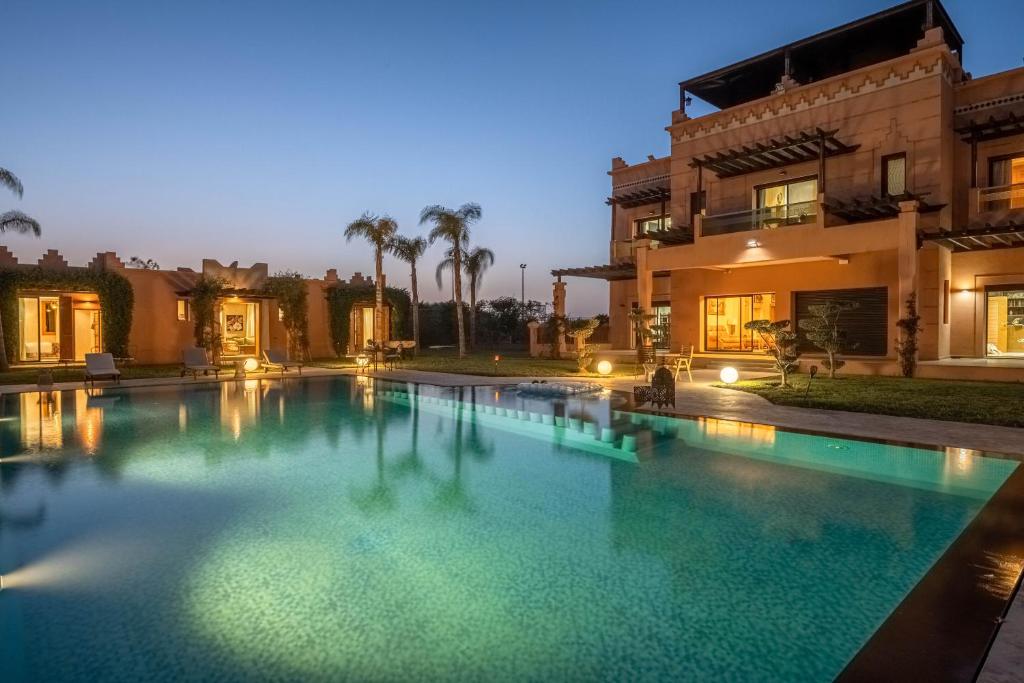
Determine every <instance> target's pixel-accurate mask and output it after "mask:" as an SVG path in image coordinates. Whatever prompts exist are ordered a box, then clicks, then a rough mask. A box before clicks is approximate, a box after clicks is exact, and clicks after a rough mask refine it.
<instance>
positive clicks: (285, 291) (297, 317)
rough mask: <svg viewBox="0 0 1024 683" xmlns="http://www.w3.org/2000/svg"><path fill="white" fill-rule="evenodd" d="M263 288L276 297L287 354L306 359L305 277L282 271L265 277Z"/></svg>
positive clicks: (307, 345) (306, 303)
mask: <svg viewBox="0 0 1024 683" xmlns="http://www.w3.org/2000/svg"><path fill="white" fill-rule="evenodd" d="M263 289H264V291H266V293H267V294H270V295H271V296H273V297H274V298H276V299H277V306H278V308H279V309H280V310H281V322H282V323H283V324H284V329H285V331H286V332H287V333H288V355H289V356H291V357H292V358H302V359H304V360H308V357H309V305H308V301H307V300H308V298H309V290H308V289H307V288H306V281H305V279H303V277H302V275H301V274H299V273H295V272H292V271H284V272H280V273H276V274H275V275H274V276H273V277H269V278H267V282H266V284H265V285H264V286H263Z"/></svg>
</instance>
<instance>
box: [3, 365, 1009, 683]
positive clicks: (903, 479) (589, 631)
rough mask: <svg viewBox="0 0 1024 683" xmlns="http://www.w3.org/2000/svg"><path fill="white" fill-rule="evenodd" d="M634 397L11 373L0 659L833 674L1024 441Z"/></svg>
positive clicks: (189, 665)
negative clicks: (670, 410) (753, 420)
mask: <svg viewBox="0 0 1024 683" xmlns="http://www.w3.org/2000/svg"><path fill="white" fill-rule="evenodd" d="M625 401H626V399H625V398H624V397H623V396H621V395H618V394H612V393H605V394H602V395H599V396H596V397H589V398H571V399H548V398H526V397H524V396H521V395H518V394H517V393H516V392H515V391H514V390H513V389H511V388H500V387H475V388H470V387H466V388H455V389H451V388H439V387H430V386H423V385H411V384H404V383H402V384H398V383H388V382H382V381H374V380H370V379H367V378H362V377H360V378H353V377H334V378H317V379H308V380H284V381H279V380H249V381H245V382H233V381H232V382H223V383H219V384H216V383H210V384H199V385H195V386H192V387H179V386H174V387H159V388H151V389H133V390H119V389H110V390H100V391H97V392H95V393H94V394H93V395H91V396H90V395H88V394H87V393H86V392H85V391H66V392H53V393H27V394H18V395H6V396H0V408H2V411H3V412H2V413H0V574H2V575H3V580H4V588H3V590H2V591H0V642H2V643H3V647H2V648H0V670H2V671H3V672H4V676H3V680H4V681H5V683H7V682H8V681H9V682H11V683H13V682H14V681H39V680H52V681H56V680H63V681H79V680H80V681H96V680H140V679H146V680H182V679H193V680H198V679H204V680H214V679H216V680H224V681H252V680H265V679H277V680H281V679H290V680H310V679H317V678H320V679H322V678H332V679H354V680H382V679H386V680H428V679H453V678H456V679H475V680H481V679H484V680H510V679H526V678H529V679H542V680H550V679H603V680H622V679H632V680H665V679H675V680H679V679H687V680H701V679H703V680H710V679H727V678H728V679H743V680H761V681H773V680H778V681H793V680H801V681H816V680H818V681H827V680H832V679H833V678H834V677H836V676H837V675H838V674H839V673H840V672H841V671H842V670H843V668H844V667H845V666H846V665H847V663H848V662H849V661H850V660H851V658H853V657H854V656H855V655H856V654H857V653H858V651H859V650H860V649H861V648H862V646H864V645H865V643H866V642H867V641H868V639H869V638H870V637H871V636H872V634H873V633H874V632H875V631H876V630H877V629H878V628H879V626H880V625H881V624H882V623H883V622H884V621H885V620H886V619H887V617H888V616H889V615H890V613H891V612H892V611H893V609H894V608H895V607H896V606H897V605H899V604H900V602H901V601H902V600H903V599H904V598H905V596H907V594H908V592H909V591H911V589H912V588H914V586H915V585H916V584H917V583H918V582H919V581H920V580H921V578H922V576H924V575H925V574H926V573H927V572H928V571H929V569H930V568H932V566H933V565H934V564H935V563H936V561H937V560H938V559H939V558H940V556H942V555H943V553H944V552H945V551H946V550H947V548H949V547H950V545H951V544H952V543H953V542H954V540H956V539H957V537H958V536H959V535H960V534H961V532H962V531H963V530H964V529H965V528H966V527H967V525H968V524H969V523H971V521H972V520H973V519H974V518H975V516H976V515H978V513H979V511H981V510H982V508H983V507H984V506H985V505H986V503H987V502H988V501H989V499H990V498H991V497H992V496H993V494H994V493H995V492H996V491H997V490H998V489H999V488H1000V486H1002V485H1003V483H1004V482H1005V481H1006V480H1007V478H1008V477H1009V476H1010V475H1011V474H1012V473H1013V471H1014V469H1015V468H1016V466H1017V462H1016V461H1013V460H1009V459H1001V458H995V457H987V456H982V455H981V454H978V453H974V452H970V451H960V450H956V449H947V450H946V451H933V450H923V449H916V448H911V447H907V446H898V445H886V444H880V443H874V442H867V441H853V440H845V439H839V438H831V437H823V436H815V435H807V434H799V433H793V432H787V431H782V430H777V429H774V428H772V427H768V426H763V425H750V424H743V423H736V422H728V421H719V420H711V419H702V420H690V419H677V418H668V417H659V416H653V415H642V414H638V413H635V412H630V411H629V410H628V405H627V404H626V403H625ZM1015 579H1016V575H1015V574H1014V575H1013V576H1012V577H1008V578H1007V581H1010V580H1014V581H1015Z"/></svg>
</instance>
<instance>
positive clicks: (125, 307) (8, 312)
mask: <svg viewBox="0 0 1024 683" xmlns="http://www.w3.org/2000/svg"><path fill="white" fill-rule="evenodd" d="M26 289H38V290H52V291H67V292H95V293H96V294H97V295H98V297H99V301H100V320H101V325H100V331H101V334H102V337H103V338H102V345H103V350H104V351H107V352H109V353H112V354H113V355H114V356H122V357H123V356H127V355H129V354H128V336H129V335H130V334H131V331H132V308H133V307H134V305H135V292H134V290H133V289H132V285H131V283H130V282H129V281H128V279H127V278H125V277H123V276H121V275H118V274H117V273H110V272H104V271H96V270H84V269H83V270H78V269H76V270H70V269H69V270H50V269H45V268H3V269H0V316H2V317H3V328H4V351H5V352H6V355H7V360H8V361H9V362H13V361H14V360H15V359H16V358H17V355H18V290H26Z"/></svg>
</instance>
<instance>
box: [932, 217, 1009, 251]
mask: <svg viewBox="0 0 1024 683" xmlns="http://www.w3.org/2000/svg"><path fill="white" fill-rule="evenodd" d="M917 239H918V243H924V242H936V243H938V244H942V245H943V246H945V247H948V248H949V249H950V250H951V251H954V252H964V251H982V250H991V249H1011V248H1020V247H1024V222H1017V221H1014V220H1007V221H1004V222H1002V223H997V224H994V225H993V224H991V223H986V224H984V225H981V226H976V227H970V228H963V229H961V230H945V231H943V230H940V231H936V232H920V233H918V236H917Z"/></svg>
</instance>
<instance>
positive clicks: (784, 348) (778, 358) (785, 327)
mask: <svg viewBox="0 0 1024 683" xmlns="http://www.w3.org/2000/svg"><path fill="white" fill-rule="evenodd" d="M743 327H744V328H745V329H748V330H753V331H754V332H757V333H758V334H759V335H760V336H761V340H762V341H763V342H764V345H765V346H766V347H768V355H769V356H771V357H772V359H773V360H774V361H775V368H776V369H777V370H778V371H779V377H780V379H781V382H780V385H781V386H783V387H788V386H789V374H790V373H791V372H793V371H794V370H796V368H797V365H798V363H797V359H799V358H800V351H799V350H798V349H797V336H796V333H795V332H793V330H791V329H789V321H788V320H777V321H775V322H772V321H771V320H751V321H750V322H749V323H747V324H746V325H744V326H743Z"/></svg>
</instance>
